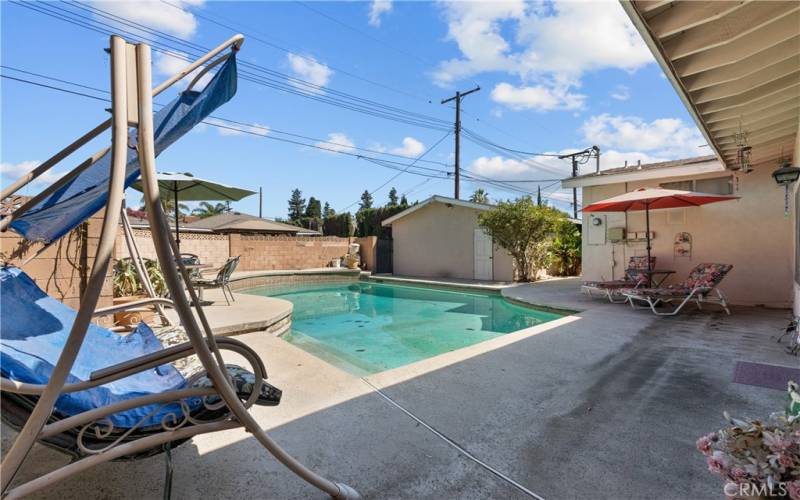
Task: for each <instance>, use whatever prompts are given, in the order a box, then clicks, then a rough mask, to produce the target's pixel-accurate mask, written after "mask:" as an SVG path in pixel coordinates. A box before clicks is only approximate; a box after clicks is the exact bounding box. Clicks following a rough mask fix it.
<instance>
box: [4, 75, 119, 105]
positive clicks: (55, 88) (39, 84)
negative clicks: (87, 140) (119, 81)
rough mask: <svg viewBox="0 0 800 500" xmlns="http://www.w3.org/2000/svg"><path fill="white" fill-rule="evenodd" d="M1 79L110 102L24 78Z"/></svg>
mask: <svg viewBox="0 0 800 500" xmlns="http://www.w3.org/2000/svg"><path fill="white" fill-rule="evenodd" d="M0 77H2V78H8V79H9V80H16V81H18V82H23V83H30V84H31V85H36V86H38V87H44V88H46V89H52V90H58V91H61V92H66V93H68V94H75V95H79V96H81V97H88V98H89V99H95V100H98V101H103V102H110V101H109V100H108V99H105V98H103V97H97V96H93V95H89V94H85V93H83V92H76V91H74V90H69V89H62V88H58V87H54V86H52V85H45V84H44V83H37V82H32V81H30V80H25V79H23V78H15V77H13V76H8V75H0Z"/></svg>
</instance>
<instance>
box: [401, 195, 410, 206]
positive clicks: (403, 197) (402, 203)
mask: <svg viewBox="0 0 800 500" xmlns="http://www.w3.org/2000/svg"><path fill="white" fill-rule="evenodd" d="M400 206H401V207H403V208H406V207H408V198H406V195H403V196H401V197H400Z"/></svg>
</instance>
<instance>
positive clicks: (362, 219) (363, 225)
mask: <svg viewBox="0 0 800 500" xmlns="http://www.w3.org/2000/svg"><path fill="white" fill-rule="evenodd" d="M406 208H407V207H404V206H402V205H397V206H386V207H380V208H365V209H363V210H359V211H358V213H356V234H357V235H358V236H377V237H378V238H381V239H384V238H391V237H392V228H390V227H383V226H381V222H383V221H384V220H386V219H388V218H389V217H391V216H393V215H395V214H399V213H400V212H402V211H403V210H405V209H406Z"/></svg>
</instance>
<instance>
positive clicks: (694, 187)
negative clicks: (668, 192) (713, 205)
mask: <svg viewBox="0 0 800 500" xmlns="http://www.w3.org/2000/svg"><path fill="white" fill-rule="evenodd" d="M661 187H662V188H664V189H679V190H682V191H699V192H701V193H711V194H722V195H726V194H733V176H731V175H726V176H725V177H713V178H711V179H696V180H689V181H675V182H665V183H663V184H661Z"/></svg>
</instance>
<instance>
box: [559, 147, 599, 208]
mask: <svg viewBox="0 0 800 500" xmlns="http://www.w3.org/2000/svg"><path fill="white" fill-rule="evenodd" d="M567 158H569V159H571V160H572V177H577V176H578V163H586V162H587V161H589V158H595V159H597V171H598V172H599V171H600V148H599V147H597V146H592V147H590V148H586V149H584V150H583V151H578V152H577V153H570V154H566V155H561V156H559V157H558V159H559V160H565V159H567ZM572 217H573V218H575V219H577V218H578V189H577V188H572Z"/></svg>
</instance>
